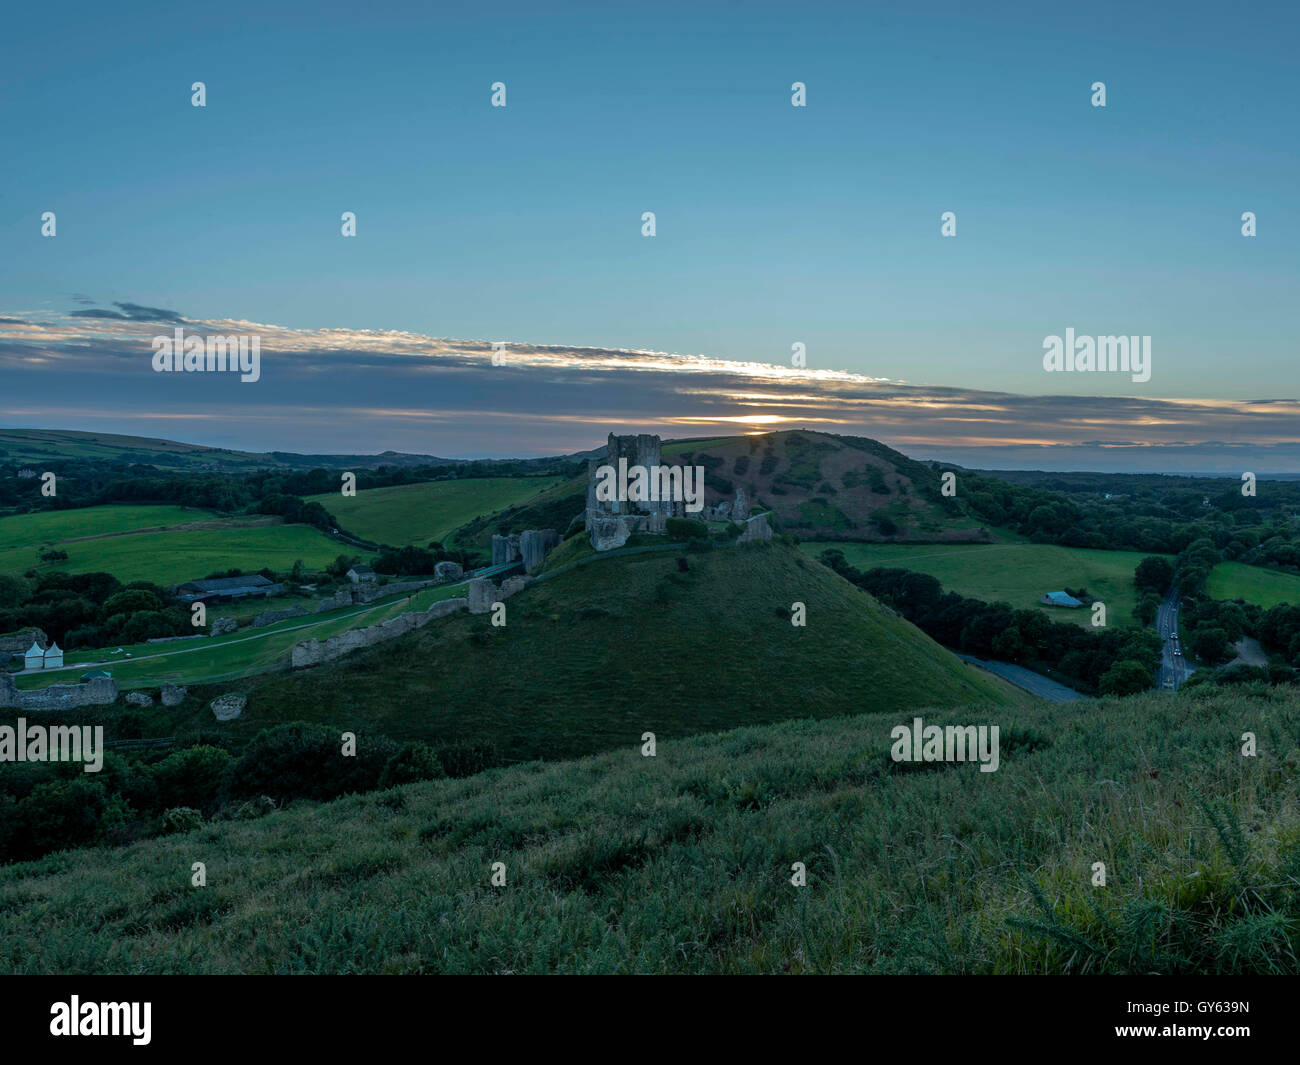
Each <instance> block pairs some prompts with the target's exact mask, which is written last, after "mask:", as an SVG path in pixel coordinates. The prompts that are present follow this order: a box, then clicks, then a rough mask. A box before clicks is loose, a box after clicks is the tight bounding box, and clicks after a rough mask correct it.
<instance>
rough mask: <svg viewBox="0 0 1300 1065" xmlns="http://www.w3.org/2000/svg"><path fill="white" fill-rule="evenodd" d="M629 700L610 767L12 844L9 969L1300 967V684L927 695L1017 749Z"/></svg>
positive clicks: (1, 947)
mask: <svg viewBox="0 0 1300 1065" xmlns="http://www.w3.org/2000/svg"><path fill="white" fill-rule="evenodd" d="M799 694H800V693H798V692H797V691H796V692H787V693H786V697H787V698H789V697H794V698H798V697H799ZM615 697H616V696H615ZM627 707H628V710H629V713H630V718H631V719H630V720H629V722H628V732H629V735H628V736H627V737H626V738H625V740H624V742H622V743H620V744H619V745H618V746H617V748H616V749H614V750H612V751H609V752H607V753H605V754H602V755H600V756H597V757H593V758H587V759H584V760H582V761H576V762H563V763H558V764H551V765H546V764H539V763H530V764H526V765H520V766H514V767H509V768H505V769H496V770H491V771H489V772H486V773H482V774H478V775H475V776H472V777H468V778H465V779H456V780H435V781H430V782H426V783H420V784H409V785H406V786H405V787H401V788H396V789H392V790H390V791H385V792H378V793H370V794H365V795H358V796H352V797H348V798H344V799H340V800H337V801H335V802H330V803H325V804H316V803H308V802H303V803H294V804H293V805H291V807H290V808H289V809H287V810H281V811H277V812H275V813H272V814H270V815H268V816H266V817H263V818H261V819H260V820H251V821H250V820H231V821H215V822H212V823H210V824H208V825H205V826H204V827H202V828H197V829H194V830H192V831H189V832H185V833H180V834H177V835H172V836H165V837H162V838H157V839H148V840H143V841H139V842H136V843H133V844H130V845H127V846H121V847H118V848H108V847H105V848H100V849H85V850H77V851H68V852H64V853H61V854H55V855H51V856H49V857H47V858H44V859H41V860H38V861H34V862H25V863H14V864H9V865H6V866H4V867H0V971H4V972H8V973H30V974H40V973H46V974H48V973H52V972H53V973H61V974H65V975H69V974H72V975H75V974H83V973H113V974H116V973H158V974H175V973H434V972H473V973H542V972H553V973H872V974H886V975H888V974H907V973H1115V974H1136V973H1143V974H1174V973H1182V974H1208V973H1222V974H1241V973H1269V972H1273V973H1288V974H1295V973H1296V972H1297V971H1298V970H1300V963H1297V954H1296V950H1295V946H1296V935H1297V928H1298V927H1300V892H1297V891H1296V890H1295V888H1294V884H1295V881H1296V878H1297V877H1300V777H1297V775H1296V774H1295V773H1294V772H1293V771H1292V769H1291V767H1290V765H1289V764H1288V762H1287V760H1286V755H1285V752H1286V751H1287V750H1288V749H1294V747H1295V746H1296V744H1297V743H1300V699H1298V698H1297V696H1296V694H1295V693H1294V692H1291V691H1284V690H1282V689H1275V690H1274V691H1273V692H1272V693H1270V694H1267V695H1264V694H1257V693H1256V694H1252V693H1251V692H1250V691H1249V690H1248V689H1243V690H1240V691H1233V692H1222V693H1219V692H1215V693H1206V695H1205V696H1204V697H1201V696H1197V697H1191V696H1179V697H1173V698H1171V697H1168V696H1161V695H1159V694H1156V693H1153V694H1150V695H1140V696H1133V697H1130V698H1127V699H1118V700H1117V699H1107V700H1099V701H1087V702H1081V703H1076V704H1072V705H1070V706H1055V705H1054V706H1050V707H1047V706H1042V705H1041V704H1040V705H1037V706H1030V707H1021V708H1014V709H1012V708H1002V709H1000V710H997V711H990V710H989V709H987V708H985V709H982V710H970V709H961V710H953V711H947V712H940V713H931V712H927V713H926V714H925V715H924V717H925V721H926V723H927V724H930V723H937V724H967V723H984V722H989V721H992V722H995V723H998V724H999V725H1000V728H1001V747H1002V759H1001V766H1000V768H999V769H998V771H997V772H994V773H987V774H985V773H980V772H979V771H978V770H977V769H976V767H975V766H973V765H969V764H967V765H954V766H946V767H945V766H941V765H936V764H923V765H921V766H919V767H918V766H910V767H904V766H900V765H899V764H897V763H894V762H892V761H891V759H890V756H889V752H890V746H891V741H890V736H889V730H890V728H891V727H892V726H894V725H895V724H897V723H899V722H900V721H903V720H906V718H907V717H910V712H908V713H906V714H905V713H903V712H901V711H900V712H896V713H891V714H887V715H884V716H858V717H846V718H839V719H836V720H830V721H792V722H786V723H784V724H780V725H773V726H768V727H754V728H744V729H739V730H737V731H733V732H727V733H722V734H712V735H704V736H696V737H693V738H689V739H682V738H678V737H677V736H675V735H673V736H668V735H665V736H662V737H661V738H660V739H659V744H658V750H657V753H656V756H655V757H653V758H648V757H642V755H641V752H640V739H639V734H640V730H641V727H642V725H643V724H644V723H645V719H646V716H647V714H646V712H645V711H646V709H647V704H646V703H645V702H643V701H640V700H629V701H628V702H627ZM1243 720H1245V721H1249V722H1251V723H1252V725H1253V726H1254V727H1255V728H1257V729H1258V732H1259V735H1260V737H1261V748H1260V757H1258V758H1242V757H1241V756H1240V754H1239V745H1240V734H1241V729H1242V722H1243ZM633 733H635V734H633ZM359 735H360V733H359ZM362 742H364V737H362ZM200 859H201V860H203V861H204V862H205V863H206V866H207V886H205V887H203V888H197V889H196V888H192V887H190V886H189V883H190V880H189V878H190V875H191V874H190V869H191V863H193V862H194V861H196V860H200ZM494 862H503V863H504V864H505V867H506V874H507V875H506V883H505V885H504V886H501V887H494V886H492V885H491V884H490V882H489V877H490V875H491V872H492V869H491V866H492V863H494ZM794 862H803V863H805V864H806V867H807V883H806V885H805V886H802V887H795V886H792V884H791V882H790V878H791V865H792V863H794ZM1093 862H1104V863H1105V866H1106V870H1107V876H1108V879H1107V884H1106V887H1105V889H1104V890H1103V889H1099V888H1097V887H1094V886H1092V876H1093V873H1092V863H1093Z"/></svg>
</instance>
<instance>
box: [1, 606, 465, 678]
mask: <svg viewBox="0 0 1300 1065" xmlns="http://www.w3.org/2000/svg"><path fill="white" fill-rule="evenodd" d="M464 594H465V588H464V586H463V585H450V584H447V585H440V586H438V587H434V588H426V589H424V590H423V591H420V592H416V593H415V594H414V595H411V596H409V597H407V596H402V597H401V598H399V599H395V600H391V601H388V602H383V603H370V604H367V605H365V606H350V607H344V608H343V609H341V610H332V611H328V612H326V613H322V614H308V615H306V616H304V617H296V618H287V619H285V620H284V621H278V622H276V623H275V624H274V625H266V626H264V627H262V628H259V629H248V628H245V629H240V630H238V631H237V632H232V633H227V634H226V635H224V636H216V637H212V638H207V639H202V640H177V641H174V642H169V643H146V644H125V645H123V646H122V647H121V648H120V649H119V648H117V647H110V648H94V649H88V650H87V649H77V650H71V651H68V652H67V653H66V654H65V656H64V662H65V663H67V665H66V666H65V668H63V669H60V670H49V671H42V672H40V673H27V674H23V675H22V676H20V677H18V678H17V680H16V683H17V685H18V687H19V689H24V690H25V689H30V688H44V687H48V686H49V685H51V684H72V683H76V682H77V681H78V680H79V679H80V676H81V674H82V673H83V672H85V671H86V670H88V669H92V668H94V669H100V668H102V669H106V670H108V671H109V672H110V673H112V675H113V679H114V680H115V681H116V682H117V685H118V687H119V688H121V689H123V690H129V689H131V688H151V687H152V688H156V687H158V686H159V685H160V684H162V683H164V682H169V683H172V684H197V683H215V682H217V681H226V680H233V679H235V678H237V677H246V676H250V675H252V674H256V673H262V672H265V671H268V670H274V669H277V668H287V667H288V662H289V652H290V651H291V650H292V649H293V646H294V644H297V643H302V642H303V641H304V640H313V639H316V640H324V639H327V638H328V637H330V636H337V635H338V634H339V633H341V632H346V631H347V630H348V629H352V628H358V627H361V626H366V625H377V624H379V623H380V622H381V621H387V620H388V619H389V618H392V617H396V616H397V615H398V614H405V613H409V612H412V611H418V610H427V609H428V608H429V607H430V606H431V605H432V604H433V603H436V602H439V601H441V600H443V599H450V598H452V597H454V596H458V595H464ZM297 601H298V600H294V602H297ZM286 602H288V601H287V600H286V601H281V600H278V599H272V600H269V601H265V602H263V603H261V604H259V607H260V609H263V610H265V609H279V608H280V607H281V606H283V605H285V603H286ZM227 613H233V612H230V611H227V610H225V608H224V607H223V605H222V604H216V605H214V606H213V608H212V611H211V613H210V614H209V617H210V618H216V617H222V616H225V615H226V614H227ZM432 624H435V625H436V624H438V622H437V621H435V622H433V623H432ZM119 650H120V652H121V653H116V652H118V651H119Z"/></svg>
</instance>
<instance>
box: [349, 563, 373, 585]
mask: <svg viewBox="0 0 1300 1065" xmlns="http://www.w3.org/2000/svg"><path fill="white" fill-rule="evenodd" d="M376 577H377V574H376V573H375V571H374V570H373V569H371V568H370V567H369V566H353V567H352V568H351V569H350V570H348V580H350V581H351V582H352V583H353V584H359V583H361V582H362V581H373V580H375V579H376Z"/></svg>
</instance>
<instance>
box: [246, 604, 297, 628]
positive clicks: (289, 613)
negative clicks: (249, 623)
mask: <svg viewBox="0 0 1300 1065" xmlns="http://www.w3.org/2000/svg"><path fill="white" fill-rule="evenodd" d="M306 613H307V608H306V607H305V606H287V607H285V608H284V609H283V610H263V611H262V612H261V613H260V614H258V615H257V617H255V618H254V619H253V628H255V629H261V628H265V627H266V626H267V625H274V624H275V623H276V622H277V621H285V620H287V619H289V618H300V617H303V616H304V615H305V614H306Z"/></svg>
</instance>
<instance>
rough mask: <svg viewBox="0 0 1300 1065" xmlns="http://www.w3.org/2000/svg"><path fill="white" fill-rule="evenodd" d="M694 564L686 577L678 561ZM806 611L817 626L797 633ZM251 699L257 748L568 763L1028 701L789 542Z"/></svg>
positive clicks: (551, 589) (436, 634)
mask: <svg viewBox="0 0 1300 1065" xmlns="http://www.w3.org/2000/svg"><path fill="white" fill-rule="evenodd" d="M679 555H681V557H684V558H686V559H687V566H688V567H689V568H688V569H686V570H685V571H683V570H682V569H680V568H679V565H678V562H677V559H678V557H679ZM795 603H803V604H804V607H805V609H806V611H807V624H806V626H804V627H797V626H795V625H792V624H791V619H790V615H791V610H792V608H793V605H794V604H795ZM506 611H507V624H506V625H505V626H504V627H499V628H494V627H493V626H492V625H491V624H490V622H489V619H488V617H487V616H486V615H479V616H470V615H468V614H460V615H456V616H454V617H451V618H448V619H445V620H442V621H439V622H436V623H435V624H432V625H429V626H427V627H425V628H423V629H420V630H418V631H417V632H414V633H411V634H409V635H407V636H404V637H401V638H399V639H398V640H394V641H390V642H388V643H384V644H380V645H378V646H376V647H374V648H371V649H369V650H365V651H359V652H355V653H354V654H351V655H349V656H347V657H346V658H343V659H340V660H338V661H336V662H334V663H331V664H328V665H324V666H318V667H316V668H313V669H309V670H304V671H301V672H298V673H294V674H290V675H280V676H276V677H273V678H271V679H269V680H267V681H266V682H265V683H262V684H260V685H258V686H256V687H255V688H253V690H252V693H251V696H250V702H249V709H248V710H247V711H245V713H244V716H243V717H241V718H240V719H239V721H238V722H236V723H235V727H234V728H233V731H235V732H236V733H250V734H251V732H254V731H256V730H257V729H259V728H264V727H267V726H269V725H272V724H278V723H280V722H284V721H294V720H304V719H305V720H310V721H318V722H321V723H326V724H329V725H331V726H338V727H340V728H347V729H350V730H352V731H355V732H356V733H357V734H358V736H361V735H364V733H365V731H366V730H375V731H378V732H380V733H383V734H384V735H387V736H390V737H392V738H395V739H422V740H426V741H428V742H430V743H433V744H435V745H437V744H440V743H448V742H455V743H490V744H492V745H494V746H495V748H496V750H497V752H498V754H499V755H500V756H502V757H506V758H538V757H543V758H563V757H572V756H575V755H580V754H589V753H592V752H594V751H600V750H605V749H608V748H610V747H618V746H622V745H625V744H629V743H632V742H634V741H637V740H638V737H639V736H640V735H641V734H642V732H645V731H651V732H654V733H655V734H656V735H657V736H659V737H660V738H661V739H665V740H666V739H669V738H672V737H680V736H685V735H690V734H694V733H698V732H707V731H712V730H715V729H720V728H732V727H735V726H737V725H745V724H759V723H763V722H768V721H779V720H783V719H786V718H792V717H833V716H839V715H843V714H859V713H878V712H881V711H885V710H888V711H891V712H901V711H902V710H911V709H917V708H921V707H931V706H956V705H962V704H985V705H993V706H1007V705H1013V704H1017V703H1021V702H1024V701H1026V700H1028V698H1029V697H1028V696H1025V695H1024V694H1023V693H1021V692H1020V691H1019V690H1018V689H1014V688H1012V687H1011V686H1010V685H1007V684H1005V683H1003V682H1002V681H1000V680H998V679H997V678H995V677H992V676H991V675H989V674H986V673H983V672H982V671H979V670H976V669H974V668H972V667H970V666H968V665H966V664H965V663H963V662H961V661H960V660H959V659H958V658H957V657H956V656H954V655H953V654H952V653H950V652H949V651H947V650H945V649H944V648H942V647H940V646H939V645H938V644H937V643H935V642H934V641H932V640H931V639H930V638H929V637H928V636H926V635H925V634H924V633H922V632H921V631H920V630H919V629H917V628H915V627H913V626H912V625H911V624H909V623H908V622H906V621H904V620H903V619H902V618H900V617H898V616H897V615H896V614H894V613H893V612H892V611H890V610H887V609H885V608H883V607H881V606H880V605H879V604H878V603H877V602H876V601H875V600H874V599H872V598H871V596H869V595H867V594H866V593H865V592H862V591H860V590H859V589H858V588H856V587H854V586H853V585H851V584H849V583H848V582H847V581H844V580H843V579H841V578H840V577H838V576H836V575H835V574H834V573H832V572H831V571H830V570H829V569H827V568H826V567H824V566H823V565H821V563H819V562H815V561H813V560H812V559H809V558H807V557H806V556H804V555H803V554H802V553H801V552H799V551H798V550H797V549H795V548H791V547H787V546H785V545H783V544H778V543H773V544H767V545H742V546H737V547H725V548H724V547H720V548H717V549H715V550H713V551H705V552H691V553H689V554H682V553H681V552H680V551H677V550H672V549H669V550H667V551H650V552H647V553H640V554H625V555H619V556H614V557H600V558H597V559H596V560H594V561H592V562H591V563H590V564H589V565H581V566H578V567H576V568H574V569H571V570H569V571H568V572H561V571H556V574H555V575H554V576H553V577H552V578H549V579H546V580H542V581H538V582H536V583H534V584H533V585H532V586H530V587H529V588H528V589H526V590H525V591H524V592H522V593H521V594H519V595H518V596H516V597H514V598H512V599H510V600H509V601H508V602H507V603H506Z"/></svg>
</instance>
